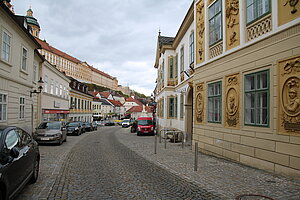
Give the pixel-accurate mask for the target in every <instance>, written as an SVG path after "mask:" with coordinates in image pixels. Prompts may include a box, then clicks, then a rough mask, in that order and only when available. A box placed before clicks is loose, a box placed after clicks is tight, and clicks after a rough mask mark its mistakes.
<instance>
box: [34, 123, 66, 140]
mask: <svg viewBox="0 0 300 200" xmlns="http://www.w3.org/2000/svg"><path fill="white" fill-rule="evenodd" d="M35 140H36V141H37V142H38V143H57V144H59V145H61V144H62V143H63V142H66V141H67V129H66V124H65V122H60V121H54V122H42V123H41V124H40V125H39V126H38V127H37V129H36V133H35Z"/></svg>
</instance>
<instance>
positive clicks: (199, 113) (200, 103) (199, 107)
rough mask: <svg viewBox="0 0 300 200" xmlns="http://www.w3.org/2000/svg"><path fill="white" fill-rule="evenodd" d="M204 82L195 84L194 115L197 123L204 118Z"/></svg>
mask: <svg viewBox="0 0 300 200" xmlns="http://www.w3.org/2000/svg"><path fill="white" fill-rule="evenodd" d="M203 85H204V83H200V84H197V85H196V99H195V112H196V113H195V117H196V122H197V123H202V122H203V118H204V112H203V111H204V96H203V95H204V94H203V92H204V90H203Z"/></svg>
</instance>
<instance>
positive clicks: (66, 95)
mask: <svg viewBox="0 0 300 200" xmlns="http://www.w3.org/2000/svg"><path fill="white" fill-rule="evenodd" d="M63 98H68V94H67V90H66V86H64V93H63Z"/></svg>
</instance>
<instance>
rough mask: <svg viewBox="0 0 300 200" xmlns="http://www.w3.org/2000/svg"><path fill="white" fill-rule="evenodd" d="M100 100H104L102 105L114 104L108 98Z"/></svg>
mask: <svg viewBox="0 0 300 200" xmlns="http://www.w3.org/2000/svg"><path fill="white" fill-rule="evenodd" d="M100 102H102V105H105V106H112V104H111V103H110V102H109V101H107V99H100Z"/></svg>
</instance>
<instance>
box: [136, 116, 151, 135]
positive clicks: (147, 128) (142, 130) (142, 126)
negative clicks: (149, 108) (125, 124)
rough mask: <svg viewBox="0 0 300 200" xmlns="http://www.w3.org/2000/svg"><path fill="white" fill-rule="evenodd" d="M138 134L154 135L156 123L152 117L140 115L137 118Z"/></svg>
mask: <svg viewBox="0 0 300 200" xmlns="http://www.w3.org/2000/svg"><path fill="white" fill-rule="evenodd" d="M137 121H138V122H137V125H138V126H137V135H138V136H140V135H154V124H153V119H152V117H139V118H138V119H137Z"/></svg>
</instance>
